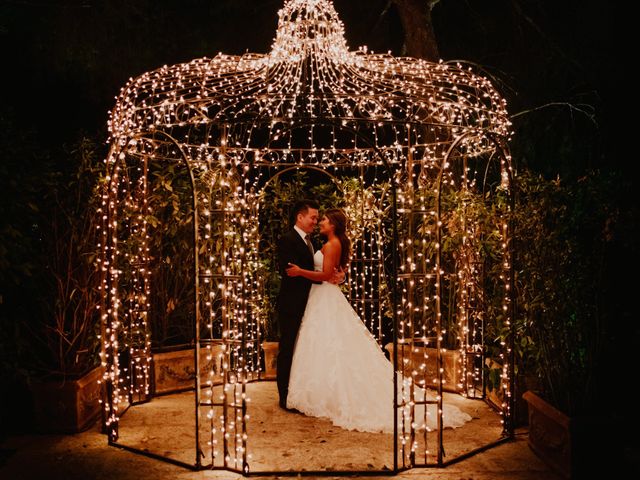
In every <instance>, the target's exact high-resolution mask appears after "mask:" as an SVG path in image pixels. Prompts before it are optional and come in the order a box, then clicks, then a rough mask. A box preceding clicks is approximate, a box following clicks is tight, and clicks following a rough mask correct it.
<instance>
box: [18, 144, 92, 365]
mask: <svg viewBox="0 0 640 480" xmlns="http://www.w3.org/2000/svg"><path fill="white" fill-rule="evenodd" d="M62 155H63V157H62V158H61V159H59V163H58V165H59V166H60V167H62V168H60V169H59V170H54V169H51V170H46V169H42V170H41V176H40V178H39V179H38V180H37V181H35V180H34V181H33V183H32V184H31V188H37V189H38V191H39V193H40V194H41V197H40V198H38V199H35V198H34V199H33V205H32V207H31V208H32V210H33V212H34V215H32V216H31V217H30V219H31V221H32V222H33V223H32V224H31V226H30V227H31V228H30V229H28V230H24V229H23V230H21V232H22V234H23V235H26V236H27V238H30V240H31V247H32V248H33V250H32V251H31V252H30V253H31V255H30V258H29V260H28V261H27V262H25V263H24V264H22V265H21V264H20V263H14V266H15V268H16V270H17V269H19V268H22V271H27V270H28V269H29V268H30V265H31V264H32V263H33V264H34V265H36V267H35V268H34V269H33V277H34V278H33V282H32V283H30V284H27V285H26V288H28V289H29V290H28V291H27V292H24V293H26V294H27V295H29V297H30V298H29V300H30V301H31V302H32V308H30V309H29V310H25V309H15V310H13V311H12V312H10V315H14V316H15V317H14V320H15V321H16V322H17V324H16V331H15V334H16V336H17V338H18V339H20V341H21V342H22V344H23V347H22V348H23V350H22V349H20V350H22V351H21V352H20V350H19V351H18V353H22V354H24V355H23V356H22V358H21V365H22V366H23V367H24V368H26V369H27V370H28V371H31V372H33V373H35V374H38V375H59V376H64V377H67V376H78V375H82V374H84V373H86V372H87V371H88V370H89V369H91V368H92V367H94V366H95V365H97V363H98V353H99V349H100V341H99V329H100V320H99V311H98V310H97V308H96V307H97V305H98V304H99V292H98V287H99V281H100V279H99V270H98V268H97V263H96V262H97V258H98V252H99V247H98V236H97V235H98V231H97V224H98V221H99V215H98V213H97V211H98V208H99V207H100V201H101V199H100V195H99V193H100V188H101V183H102V182H103V180H104V176H103V165H102V160H101V159H100V157H101V153H100V152H98V147H97V145H96V143H95V141H93V140H92V139H88V138H83V139H81V140H80V141H78V142H77V143H76V144H74V145H73V146H72V147H70V148H68V149H65V150H64V151H63V152H62ZM25 197H27V198H28V195H24V196H23V197H22V198H25ZM14 220H18V219H14ZM18 222H19V220H18ZM27 232H30V234H31V235H29V234H28V233H27ZM17 298H18V297H17V296H16V297H14V298H13V299H12V300H14V301H15V300H17ZM23 298H24V297H23ZM23 301H24V300H23ZM25 311H28V315H27V316H23V315H21V314H20V313H21V312H25Z"/></svg>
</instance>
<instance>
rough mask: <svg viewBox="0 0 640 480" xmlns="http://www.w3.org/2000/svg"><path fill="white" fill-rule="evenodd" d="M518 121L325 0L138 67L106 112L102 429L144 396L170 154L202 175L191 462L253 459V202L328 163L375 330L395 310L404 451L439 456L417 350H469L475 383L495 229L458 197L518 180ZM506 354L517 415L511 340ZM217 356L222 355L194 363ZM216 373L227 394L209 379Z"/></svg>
mask: <svg viewBox="0 0 640 480" xmlns="http://www.w3.org/2000/svg"><path fill="white" fill-rule="evenodd" d="M509 128H510V123H509V120H508V116H507V111H506V104H505V101H504V100H503V99H502V98H501V96H500V95H499V94H498V92H497V91H496V90H495V89H494V88H493V86H492V85H491V83H490V82H489V81H488V80H487V79H486V78H484V77H482V76H480V75H478V74H476V73H474V72H473V71H471V69H468V68H464V67H463V66H462V65H460V64H455V65H452V64H446V63H442V62H441V63H431V62H427V61H424V60H419V59H412V58H396V57H393V56H391V55H389V54H375V53H370V52H368V51H367V49H366V48H360V49H359V50H357V51H351V50H349V48H348V47H347V44H346V41H345V38H344V29H343V25H342V23H341V22H340V20H339V18H338V16H337V14H336V12H335V10H334V8H333V5H332V3H331V1H330V0H288V1H285V4H284V7H283V8H282V9H281V10H280V12H279V24H278V29H277V33H276V38H275V40H274V42H273V45H272V49H271V51H270V52H269V53H268V54H264V55H259V54H245V55H242V56H231V55H224V54H218V55H217V56H215V57H213V58H200V59H196V60H193V61H191V62H188V63H184V64H179V65H173V66H164V67H162V68H159V69H157V70H155V71H152V72H148V73H145V74H143V75H141V76H140V77H138V78H135V79H131V80H130V81H129V83H128V84H127V85H126V86H125V87H124V88H123V89H122V91H121V93H120V95H119V97H118V99H117V103H116V106H115V108H114V109H113V111H112V114H111V117H110V121H109V131H110V134H111V135H110V143H111V149H110V152H109V155H108V157H107V159H106V165H107V168H108V171H109V175H108V178H107V180H108V186H107V188H106V189H105V192H104V197H103V203H102V208H101V212H100V213H101V215H102V218H103V225H102V274H103V282H102V286H101V288H102V293H103V298H104V302H103V304H102V306H101V308H102V322H103V328H102V338H103V351H102V362H103V365H104V366H105V367H106V374H105V379H104V380H105V383H106V386H107V392H108V394H107V398H106V401H105V412H106V414H105V418H106V427H107V431H108V434H109V437H110V440H111V441H112V442H117V439H118V421H119V418H120V416H121V415H122V414H123V411H124V409H125V408H127V407H130V406H132V405H135V404H137V403H139V402H145V401H148V400H150V399H151V396H152V394H151V391H150V386H149V377H150V370H149V369H150V361H151V348H150V345H151V343H150V335H151V332H150V331H149V324H148V308H149V298H150V295H151V294H152V289H153V285H151V283H150V268H151V258H150V252H149V247H148V243H149V242H148V230H149V229H148V225H147V224H146V220H145V215H146V213H148V209H149V206H148V202H147V196H148V182H149V169H150V168H152V167H153V165H154V164H157V163H158V162H174V163H176V164H177V165H179V166H180V168H183V169H185V170H186V171H188V174H189V177H190V179H191V185H192V190H193V198H192V200H193V222H194V238H193V248H194V252H195V255H194V266H193V267H194V271H195V276H194V279H193V281H194V284H195V298H194V299H193V302H194V304H195V315H196V319H195V321H194V334H193V335H194V343H195V346H196V353H195V365H196V371H197V374H196V389H195V397H196V406H195V409H194V411H195V419H194V424H195V427H194V428H195V431H196V434H195V437H196V460H195V465H196V466H197V467H202V466H207V467H211V468H227V469H230V470H235V471H241V472H245V473H246V472H248V471H249V468H250V467H249V465H250V451H249V448H248V442H249V437H248V435H247V428H246V425H247V421H249V420H248V419H249V416H248V409H247V389H246V388H247V383H248V382H250V381H253V380H256V379H259V378H260V368H261V367H260V348H261V347H260V343H261V332H262V328H261V323H262V322H264V321H265V319H264V315H263V311H262V301H263V300H264V299H263V297H262V295H263V294H264V285H263V284H261V282H262V277H261V275H260V274H259V271H260V260H261V258H260V252H259V240H260V228H259V225H258V222H257V221H256V219H257V218H258V217H259V211H260V206H261V199H262V198H263V192H264V191H265V189H266V188H267V187H268V185H269V184H270V182H271V181H272V179H273V178H275V177H277V176H278V175H280V174H282V173H284V172H286V171H288V170H289V169H300V168H311V169H315V170H317V171H320V172H324V173H325V174H326V175H328V176H329V177H331V178H332V179H334V181H335V182H336V184H337V185H338V186H339V187H340V188H339V190H340V191H341V194H342V195H343V196H344V199H345V202H344V205H345V209H346V210H347V213H348V215H349V217H350V220H351V224H352V229H351V231H352V235H353V240H354V258H353V261H352V264H351V271H350V272H349V292H348V293H347V294H348V295H349V298H350V299H351V301H352V304H353V306H354V308H356V310H357V311H358V312H359V314H360V315H361V316H362V318H363V321H364V322H365V323H366V324H367V326H368V327H369V329H370V330H371V332H372V334H373V335H374V336H376V337H377V338H378V339H379V340H380V339H381V337H382V333H383V332H382V331H383V328H384V322H385V321H386V322H388V323H389V324H390V325H391V329H392V330H393V331H394V332H395V337H396V342H395V346H394V347H395V348H394V356H393V357H392V358H394V359H395V360H396V361H397V364H396V367H397V370H398V371H399V373H400V374H403V375H405V376H406V377H407V378H409V379H410V381H408V382H405V384H404V387H403V389H402V390H401V391H400V392H398V401H397V408H399V409H401V410H402V411H403V412H404V420H403V421H402V422H401V425H399V428H398V433H397V438H396V441H395V443H394V445H395V448H396V449H399V451H400V454H399V455H394V457H395V458H396V460H395V461H396V465H395V468H396V469H398V468H404V467H409V466H415V465H420V464H429V463H430V461H429V458H428V456H427V451H430V452H432V453H431V454H433V452H434V451H435V452H436V455H437V458H436V459H435V460H434V462H437V463H440V464H441V463H442V438H441V437H440V439H439V444H438V445H436V446H435V447H434V446H427V445H426V443H427V440H426V430H427V429H426V427H425V424H426V420H425V419H419V418H414V414H413V405H414V398H413V389H414V386H415V385H422V386H426V387H430V388H434V389H435V390H436V391H437V393H438V396H437V398H438V400H437V401H438V405H439V406H440V407H441V406H442V403H441V402H442V388H443V383H444V379H443V375H442V368H441V367H442V364H441V362H442V358H441V356H440V355H439V354H438V355H437V357H438V358H437V359H436V360H437V362H438V363H437V365H438V369H437V371H436V372H431V371H429V369H428V368H427V367H426V365H427V360H428V359H427V356H426V354H424V353H422V354H421V355H423V356H424V358H422V359H418V360H419V361H418V362H417V364H416V363H415V362H413V361H411V362H410V361H407V358H408V357H412V356H415V353H416V352H424V351H426V350H424V349H423V350H419V349H418V348H416V347H417V346H426V345H429V346H433V347H436V348H437V349H438V351H440V349H442V348H445V347H446V348H455V349H459V350H460V352H461V355H462V358H463V361H462V364H461V365H459V366H457V367H456V368H459V369H460V371H461V377H460V378H461V379H462V380H461V382H460V384H459V385H457V386H456V388H457V389H458V391H459V392H461V393H463V394H464V395H467V396H471V397H473V396H481V395H482V388H483V372H482V365H481V363H482V362H483V361H484V357H485V355H486V351H487V350H486V340H485V335H486V330H487V328H488V327H487V322H491V321H492V318H487V317H488V316H489V315H488V312H487V308H486V303H487V302H486V295H487V293H486V292H485V289H484V287H483V285H485V284H486V278H487V274H486V270H487V268H486V265H485V266H483V261H482V259H481V258H480V254H479V253H478V249H479V246H480V241H481V238H482V235H484V234H486V231H485V230H486V228H487V226H486V225H484V224H483V223H482V219H481V218H476V217H474V215H473V214H471V213H469V214H467V213H468V212H471V210H470V205H473V204H474V202H475V203H477V202H478V198H480V199H483V198H486V197H487V193H488V192H489V191H496V192H507V196H508V189H509V185H510V182H511V176H512V172H511V167H510V161H509V154H508V150H507V148H506V142H507V140H508V136H509V134H510V131H509ZM495 179H497V181H494V180H495ZM456 195H457V197H456V198H458V200H459V201H457V202H453V201H452V200H451V198H452V197H455V196H456ZM460 199H461V200H460ZM506 205H507V206H506V207H504V212H505V215H506V213H508V209H509V205H508V202H507V204H506ZM473 211H474V212H477V211H478V209H475V210H473ZM505 218H506V216H505ZM495 227H496V228H497V229H498V231H499V234H498V236H499V241H500V243H501V248H502V250H501V252H502V253H501V256H500V259H499V261H498V264H499V273H498V274H496V277H495V278H496V279H497V282H494V286H493V287H492V291H491V295H494V296H495V295H500V296H501V298H503V302H502V305H501V310H502V316H501V320H500V321H501V322H502V323H501V328H504V327H506V328H508V327H509V325H510V315H511V313H510V312H511V308H512V304H511V302H510V290H509V289H510V285H511V282H512V275H511V265H510V254H509V251H510V248H511V247H510V245H511V243H510V239H509V235H510V232H509V230H508V225H507V223H506V220H505V222H504V223H503V224H501V225H498V226H495ZM448 237H455V238H456V239H457V240H456V242H457V243H455V245H456V247H455V248H454V249H453V252H450V251H449V250H447V251H445V249H444V247H443V245H444V244H445V243H446V241H447V238H448ZM445 299H446V305H443V302H444V300H445ZM496 357H497V358H498V359H499V360H500V361H501V364H502V365H503V372H502V388H503V390H504V398H505V403H504V404H503V405H502V406H501V414H502V415H503V417H504V422H505V430H506V431H509V430H510V428H511V427H510V424H509V420H510V416H511V411H510V401H511V400H510V395H511V390H512V387H511V373H512V372H511V360H510V358H511V349H510V346H509V343H508V342H503V343H502V344H501V345H499V352H498V353H497V354H496ZM203 360H205V361H204V362H203ZM207 361H208V362H209V363H207ZM211 362H213V363H214V364H219V365H221V366H222V369H221V371H214V370H212V369H211V368H204V367H202V365H205V364H211ZM416 365H417V367H416ZM220 383H222V385H223V387H224V388H223V391H222V394H217V393H214V391H215V390H214V386H216V385H218V384H220ZM203 425H204V426H206V427H207V428H206V429H205V430H206V431H207V432H208V433H207V434H206V435H202V434H201V431H202V430H203V429H202V426H203ZM441 431H442V429H440V432H441ZM420 432H423V433H424V439H423V440H422V441H421V440H420V438H419V437H420ZM398 458H400V465H398V463H397V462H398ZM203 459H205V460H204V463H203ZM421 459H423V460H421Z"/></svg>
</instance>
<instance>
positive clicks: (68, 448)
mask: <svg viewBox="0 0 640 480" xmlns="http://www.w3.org/2000/svg"><path fill="white" fill-rule="evenodd" d="M274 388H275V386H274V385H270V384H269V383H262V384H260V385H259V386H258V387H257V389H255V390H254V391H253V392H252V402H254V406H253V407H252V408H253V409H252V412H253V413H252V418H251V420H250V424H249V425H251V426H252V428H253V430H250V431H249V433H250V435H251V437H250V438H251V442H252V443H251V445H252V446H253V449H254V451H255V452H256V455H255V457H254V458H253V460H254V464H253V465H254V466H256V468H253V467H252V468H253V469H254V471H255V470H258V468H257V466H260V465H262V469H264V470H265V471H268V468H269V467H273V470H279V471H282V470H287V469H293V470H310V469H311V470H324V469H326V468H328V469H332V468H340V467H342V469H348V468H349V467H350V466H351V467H358V469H364V470H366V469H367V465H368V464H371V466H370V468H376V469H379V468H381V467H384V466H385V465H388V464H389V462H390V458H388V457H389V450H388V448H386V447H385V442H386V443H388V440H389V439H388V438H387V437H386V436H384V435H382V434H361V433H358V432H346V431H343V430H341V429H336V428H335V427H333V426H332V425H331V424H330V423H329V422H328V421H326V420H320V419H310V418H309V417H304V416H301V415H299V414H292V413H288V412H284V411H282V410H280V409H279V408H277V405H274V402H273V398H276V395H275V391H272V390H273V389H274ZM189 395H190V394H179V395H169V396H166V397H161V398H157V399H154V400H153V401H152V402H151V403H149V404H145V405H144V406H141V407H143V408H138V407H136V408H137V410H136V411H134V409H133V408H132V409H131V410H130V411H129V412H127V414H126V415H125V416H124V417H123V419H122V420H121V439H120V440H121V441H122V442H123V443H126V444H127V445H129V446H132V447H136V448H139V449H141V450H147V451H150V452H155V453H160V454H164V455H168V456H171V457H173V458H175V459H176V460H182V461H185V462H189V463H190V462H192V461H193V458H194V456H195V455H194V454H193V447H191V450H189V445H193V444H194V443H193V442H192V439H193V428H191V427H190V425H189V419H190V418H191V417H192V416H193V407H192V405H193V399H192V397H189ZM452 401H457V402H459V403H458V404H457V405H458V406H459V407H460V408H462V409H464V410H466V411H467V412H468V413H470V414H471V415H472V416H473V420H472V421H471V422H469V423H468V424H465V426H464V427H461V428H459V429H455V430H452V429H445V431H444V432H443V433H445V434H446V435H445V444H447V442H448V444H447V445H449V447H448V449H447V453H448V455H449V457H448V458H452V456H455V455H456V454H460V453H463V452H464V451H465V449H467V451H468V449H473V448H477V447H478V446H479V445H481V444H483V443H488V441H491V440H492V439H495V436H496V432H499V429H498V428H496V425H494V423H495V418H492V415H491V414H490V412H489V411H487V410H484V409H483V408H481V407H479V406H478V405H477V404H476V403H474V402H473V401H469V400H465V399H460V397H458V400H455V399H452ZM527 433H528V432H527V429H526V428H519V429H517V430H516V436H515V439H514V440H512V441H508V442H506V443H502V444H500V445H497V446H494V447H492V448H490V449H488V450H485V451H483V452H481V453H477V454H475V455H473V456H471V457H470V458H467V459H464V460H461V461H459V462H457V463H453V464H451V465H449V466H448V467H446V468H416V469H412V470H407V471H404V472H402V473H400V474H398V475H397V476H395V477H392V478H398V479H404V480H422V479H424V480H436V479H437V480H561V478H560V477H559V476H558V475H557V474H555V473H554V472H553V471H552V470H551V469H550V468H549V467H547V466H546V465H545V464H544V463H543V462H542V461H541V460H540V459H538V457H536V456H535V455H534V454H533V453H532V452H531V450H530V449H529V447H528V445H527ZM376 435H378V436H377V437H376ZM596 441H597V439H596ZM432 445H433V443H432ZM380 452H382V453H380ZM633 458H634V459H635V460H634V465H636V467H637V466H638V465H640V462H639V461H637V460H638V458H640V456H639V455H638V454H637V450H634V456H633ZM607 460H608V459H606V458H603V459H602V461H603V462H605V464H606V462H607ZM607 469H608V470H607V473H611V475H607V476H606V478H612V479H617V478H624V479H626V478H630V479H635V478H640V470H635V472H634V473H632V474H630V475H620V474H617V473H616V472H617V470H616V472H614V466H608V467H607ZM327 474H328V478H333V477H335V475H333V474H331V472H330V471H329V472H327ZM376 475H377V474H376ZM240 478H242V477H241V476H240V475H238V474H235V473H231V472H227V471H220V470H213V471H212V470H205V471H192V470H189V469H186V468H184V467H180V466H176V465H174V464H171V463H168V462H165V461H161V460H156V459H153V458H149V457H147V456H144V455H140V454H136V453H133V452H130V451H128V450H124V449H121V448H117V447H114V446H109V445H108V444H107V440H106V437H105V436H104V435H103V434H102V433H101V432H100V427H99V425H98V424H95V425H94V426H93V427H92V428H91V429H89V430H88V431H86V432H82V433H78V434H75V435H16V436H12V437H9V438H7V439H5V440H4V441H3V442H1V443H0V480H14V479H15V480H36V479H37V480H58V479H60V480H63V479H64V480H80V479H83V480H94V479H95V480H99V479H105V480H107V479H108V480H159V479H178V480H196V479H198V480H200V479H225V480H226V479H240ZM254 478H278V477H274V476H271V477H266V476H265V477H259V476H258V477H254ZM323 478H327V476H325V477H323ZM350 478H358V477H354V476H352V477H350ZM366 478H389V477H376V476H375V475H374V476H373V477H372V476H367V477H366Z"/></svg>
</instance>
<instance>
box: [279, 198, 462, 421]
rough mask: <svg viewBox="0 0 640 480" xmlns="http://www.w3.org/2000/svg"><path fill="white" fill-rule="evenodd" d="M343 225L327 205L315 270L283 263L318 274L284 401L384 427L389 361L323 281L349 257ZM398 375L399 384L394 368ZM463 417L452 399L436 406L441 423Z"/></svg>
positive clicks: (388, 411) (389, 415)
mask: <svg viewBox="0 0 640 480" xmlns="http://www.w3.org/2000/svg"><path fill="white" fill-rule="evenodd" d="M346 225H347V218H346V215H345V214H344V212H343V211H342V210H340V209H330V210H327V211H326V212H325V214H324V217H323V218H322V220H321V221H320V233H321V234H323V235H324V236H325V237H326V238H327V242H326V243H325V244H324V245H323V247H322V249H321V250H318V251H317V252H316V253H315V255H314V271H311V270H304V269H302V268H300V267H299V266H297V265H295V264H289V268H287V275H289V276H291V277H296V276H302V277H305V278H307V279H309V280H312V281H316V282H318V281H321V282H322V283H319V284H313V285H312V287H311V291H310V292H309V299H308V301H307V306H306V309H305V312H304V316H303V318H302V325H301V327H300V331H299V332H298V337H297V340H296V346H295V350H294V354H293V363H292V365H291V376H290V378H289V394H288V397H287V407H288V408H290V409H295V410H298V411H300V412H302V413H304V414H306V415H310V416H314V417H324V418H328V419H330V420H331V421H332V422H333V424H334V425H337V426H339V427H342V428H346V429H349V430H359V431H364V432H385V433H390V432H393V366H392V364H391V362H389V360H387V358H386V357H385V355H384V353H383V352H382V350H381V349H380V347H379V346H378V343H377V342H376V340H375V339H374V337H373V336H372V335H371V333H370V332H369V330H368V329H367V328H366V326H365V325H364V324H363V323H362V321H361V320H360V318H359V317H358V315H357V314H356V312H355V311H354V310H353V308H352V307H351V304H350V303H349V301H348V300H347V299H346V297H345V296H344V295H343V294H342V291H341V290H340V287H339V286H338V285H334V284H332V283H329V280H330V279H331V278H332V277H333V274H334V269H336V268H341V269H345V268H346V267H347V264H348V262H349V255H350V245H351V242H350V240H349V238H348V237H347V235H346ZM398 381H399V389H398V391H399V392H400V391H401V390H400V388H401V384H400V382H402V381H403V379H402V378H401V376H400V375H399V376H398ZM404 381H407V379H404ZM424 395H425V391H424V390H423V389H420V388H417V387H416V398H417V399H418V400H424ZM419 407H420V408H419ZM421 408H422V410H421ZM415 418H416V419H422V418H424V406H423V405H420V406H416V412H415ZM469 420H471V417H470V416H469V415H468V414H466V413H464V412H463V411H461V410H460V409H458V408H457V407H455V406H453V405H445V406H444V407H443V421H444V426H445V427H454V428H455V427H459V426H461V425H462V424H464V423H465V422H467V421H469ZM400 421H402V419H401V417H399V422H400ZM436 425H437V412H436V405H434V404H430V405H429V407H428V409H427V427H428V428H430V429H433V428H437V427H436Z"/></svg>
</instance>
